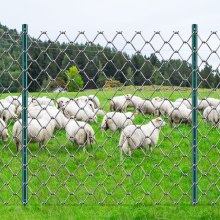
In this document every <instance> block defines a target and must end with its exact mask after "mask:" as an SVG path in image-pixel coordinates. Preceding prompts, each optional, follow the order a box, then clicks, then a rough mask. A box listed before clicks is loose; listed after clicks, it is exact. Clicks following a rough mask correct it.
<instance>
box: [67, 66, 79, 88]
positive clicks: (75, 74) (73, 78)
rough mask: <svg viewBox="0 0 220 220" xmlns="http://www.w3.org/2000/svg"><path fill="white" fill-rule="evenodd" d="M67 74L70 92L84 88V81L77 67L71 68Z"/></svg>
mask: <svg viewBox="0 0 220 220" xmlns="http://www.w3.org/2000/svg"><path fill="white" fill-rule="evenodd" d="M66 74H67V91H68V92H76V91H79V90H80V89H81V88H83V80H82V77H81V75H80V74H79V71H78V69H77V67H76V66H72V67H70V68H69V70H67V71H66Z"/></svg>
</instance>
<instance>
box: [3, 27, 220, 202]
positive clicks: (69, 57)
mask: <svg viewBox="0 0 220 220" xmlns="http://www.w3.org/2000/svg"><path fill="white" fill-rule="evenodd" d="M0 30H1V29H0ZM198 37H199V47H198V57H199V69H198V78H199V79H198V85H199V86H198V92H199V93H198V99H199V101H198V109H199V124H198V134H199V137H198V166H197V167H198V203H200V204H210V203H211V204H217V203H218V201H219V195H220V193H219V138H218V137H219V127H218V126H219V118H220V111H218V105H219V89H218V88H219V82H220V81H219V77H220V74H219V71H218V68H219V63H220V62H219V58H220V57H219V46H220V39H219V36H218V33H217V32H211V34H210V35H209V36H208V37H207V38H206V39H205V40H203V38H202V37H201V36H200V35H199V36H198ZM191 40H192V39H191V35H190V34H189V35H188V36H184V37H182V36H181V34H180V33H179V32H173V33H172V34H171V35H166V34H164V35H163V34H162V33H160V32H154V33H153V34H152V36H148V37H147V36H145V35H144V34H143V33H142V32H135V33H134V35H133V36H132V37H130V38H128V37H126V36H125V34H124V33H123V32H116V34H115V35H114V36H113V37H112V38H109V37H108V36H107V35H106V34H105V33H104V32H97V34H96V35H95V36H94V37H88V36H87V34H86V33H85V32H79V33H78V34H76V36H69V35H68V34H67V33H66V32H60V33H59V35H58V36H57V38H55V40H53V39H51V38H50V37H49V35H48V33H47V32H41V34H40V35H39V37H38V38H33V37H31V36H28V51H27V52H28V92H29V102H28V104H29V107H28V115H29V121H28V122H29V126H28V133H29V135H30V136H32V139H31V138H30V137H29V140H28V141H29V144H28V191H29V203H39V202H40V203H43V204H54V203H55V204H57V203H58V204H145V205H149V204H166V205H167V204H179V203H180V204H191V197H192V195H191V193H192V162H191V161H192V134H191V133H192V126H191V120H190V119H191V116H190V115H191V110H192V102H191V93H192V89H191V85H192V83H191V77H192V67H191V55H192V48H191ZM21 55H22V48H21V35H20V34H18V33H16V32H15V31H11V32H10V31H5V30H3V31H1V32H0V56H1V60H2V61H1V62H0V90H1V94H0V99H1V100H0V101H1V103H3V104H2V106H0V113H1V118H2V119H3V120H4V121H5V122H6V125H7V128H8V133H9V139H8V140H7V141H6V142H1V149H0V152H1V159H0V162H1V164H0V173H1V175H0V199H1V201H2V202H3V203H5V204H8V203H18V202H20V201H21V187H22V179H21V172H22V170H21V168H22V155H21V152H19V151H18V152H17V149H16V145H17V146H18V148H19V135H20V134H21V130H19V128H21V120H20V117H21V111H22V105H21V99H20V98H21V91H22V86H21V73H22V67H21ZM118 96H121V97H120V98H116V99H115V97H118ZM10 97H14V99H13V98H10ZM94 97H96V98H97V99H96V98H94ZM138 97H139V98H138ZM208 98H215V99H208ZM3 100H5V103H6V101H7V103H9V104H8V106H5V105H6V104H5V103H4V101H3ZM97 100H98V101H97ZM99 102H100V104H99ZM213 105H214V110H212V111H209V112H208V113H207V116H206V117H205V116H204V110H205V107H209V106H213ZM182 108H184V110H181V109H182ZM185 108H186V109H187V110H185ZM115 111H117V113H116V112H115ZM182 111H183V112H184V113H185V112H189V114H188V115H187V116H184V115H183V114H184V113H182ZM4 112H9V113H10V114H8V115H9V118H8V119H7V118H5V116H4V115H7V114H6V113H4ZM109 112H114V113H113V114H112V115H111V116H109ZM119 112H121V113H119ZM126 112H132V116H127V113H126ZM213 112H215V113H216V112H217V115H218V116H217V117H218V120H217V121H215V122H213V121H212V120H214V119H212V117H215V116H212V113H213ZM13 113H14V114H16V116H14V114H13ZM120 114H122V115H120ZM117 116H118V117H117ZM124 116H126V120H124V121H123V120H122V119H123V117H124ZM159 116H160V118H161V119H160V120H162V121H164V122H166V126H164V127H161V129H160V134H159V140H158V141H156V138H153V137H152V136H151V135H152V133H153V132H154V131H156V130H158V129H157V126H156V125H154V124H153V130H150V129H151V128H149V127H147V129H145V127H144V126H145V125H146V124H148V123H150V121H151V120H153V119H155V118H158V117H159ZM208 116H210V117H211V119H208ZM7 117H8V116H7ZM104 117H106V118H107V119H106V121H107V122H108V123H111V124H108V123H107V122H106V123H105V124H104V125H103V118H104ZM133 117H134V119H133ZM114 118H115V119H114ZM127 120H130V121H131V122H132V124H134V125H135V126H136V127H135V129H134V130H133V133H131V134H130V136H129V137H127V136H126V137H127V139H126V140H127V141H134V139H135V138H136V139H138V140H140V139H141V138H140V136H145V137H144V139H143V141H142V142H141V143H140V144H139V145H138V144H136V143H134V145H135V147H137V148H138V149H135V150H133V151H132V153H131V155H129V149H130V148H129V149H128V152H126V150H125V151H122V155H121V147H120V144H119V141H120V136H121V135H122V134H126V133H125V132H126V129H125V128H124V127H126V126H125V125H126V122H127ZM109 121H110V122H109ZM154 122H155V121H154ZM184 122H186V123H184ZM119 123H121V127H120V126H119V125H118V124H119ZM161 123H162V122H161ZM137 125H139V127H138V126H137ZM161 125H162V124H159V126H161ZM111 126H112V127H114V128H115V129H113V128H111ZM131 127H132V126H131ZM141 127H142V128H143V129H142V130H141V129H140V128H141ZM13 128H14V130H16V129H17V130H16V131H17V133H16V132H14V131H12V130H13ZM15 128H16V129H15ZM126 128H127V127H126ZM138 129H139V131H140V130H141V134H140V136H138V135H137V134H136V132H137V130H138ZM110 130H112V131H110ZM149 131H151V134H150V135H148V136H146V135H145V133H146V132H149ZM93 132H94V134H93ZM132 135H134V136H135V138H134V139H132V137H133V136H132ZM46 136H47V137H46ZM13 137H14V138H13ZM129 138H130V139H129ZM36 139H37V140H36ZM129 143H130V142H129ZM146 143H148V144H149V143H150V146H151V145H152V151H151V150H150V148H149V147H146V146H144V145H145V144H146ZM123 144H124V143H123ZM148 144H146V145H148ZM90 145H92V146H90ZM130 145H132V144H130ZM142 145H143V147H141V146H142ZM145 147H146V149H145Z"/></svg>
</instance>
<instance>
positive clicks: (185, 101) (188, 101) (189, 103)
mask: <svg viewBox="0 0 220 220" xmlns="http://www.w3.org/2000/svg"><path fill="white" fill-rule="evenodd" d="M178 102H179V103H181V104H184V105H185V106H186V107H187V108H188V109H192V99H191V98H190V99H186V98H179V99H177V100H176V101H175V102H174V103H178Z"/></svg>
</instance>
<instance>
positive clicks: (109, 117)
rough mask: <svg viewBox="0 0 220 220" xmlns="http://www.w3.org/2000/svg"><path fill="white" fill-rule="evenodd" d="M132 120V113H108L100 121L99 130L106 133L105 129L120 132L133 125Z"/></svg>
mask: <svg viewBox="0 0 220 220" xmlns="http://www.w3.org/2000/svg"><path fill="white" fill-rule="evenodd" d="M133 120H134V113H133V112H126V113H121V112H108V113H107V114H106V115H105V116H104V118H103V120H102V125H101V129H102V131H106V130H107V129H110V131H116V130H120V129H122V128H125V127H126V126H128V125H131V124H133Z"/></svg>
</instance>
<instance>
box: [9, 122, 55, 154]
mask: <svg viewBox="0 0 220 220" xmlns="http://www.w3.org/2000/svg"><path fill="white" fill-rule="evenodd" d="M55 125H56V123H55V120H54V119H53V120H50V121H49V122H48V120H45V119H31V118H28V143H39V147H42V146H43V145H45V144H46V142H48V141H49V140H50V139H51V137H52V136H53V132H54V129H55ZM13 138H14V141H15V144H16V147H17V152H19V151H20V150H21V145H22V120H19V121H16V122H15V124H14V126H13Z"/></svg>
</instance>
